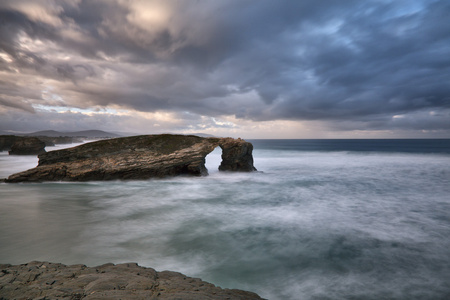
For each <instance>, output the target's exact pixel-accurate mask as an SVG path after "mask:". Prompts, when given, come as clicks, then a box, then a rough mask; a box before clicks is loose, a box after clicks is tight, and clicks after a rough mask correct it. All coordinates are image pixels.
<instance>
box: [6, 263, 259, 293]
mask: <svg viewBox="0 0 450 300" xmlns="http://www.w3.org/2000/svg"><path fill="white" fill-rule="evenodd" d="M0 298H1V299H91V300H92V299H124V300H126V299H261V298H260V297H259V296H258V295H257V294H255V293H252V292H247V291H242V290H234V289H233V290H230V289H222V288H220V287H216V286H215V285H214V284H211V283H208V282H205V281H202V280H201V279H199V278H191V277H187V276H186V275H183V274H181V273H177V272H170V271H163V272H157V271H155V270H154V269H152V268H145V267H141V266H139V265H137V264H136V263H124V264H118V265H114V264H111V263H109V264H105V265H101V266H97V267H86V266H85V265H72V266H67V265H63V264H59V263H50V262H39V261H34V262H30V263H27V264H22V265H0Z"/></svg>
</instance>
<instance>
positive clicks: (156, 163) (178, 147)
mask: <svg viewBox="0 0 450 300" xmlns="http://www.w3.org/2000/svg"><path fill="white" fill-rule="evenodd" d="M218 146H220V147H221V148H222V149H223V154H222V159H223V162H222V165H221V170H227V171H228V170H229V171H242V172H249V171H255V170H256V169H255V168H254V167H253V157H252V149H253V147H252V145H251V144H250V143H248V142H246V141H244V140H242V139H237V140H235V139H232V138H202V137H198V136H192V135H191V136H185V135H170V134H163V135H143V136H133V137H124V138H116V139H109V140H102V141H97V142H92V143H87V144H83V145H80V146H78V147H73V148H69V149H62V150H58V151H50V152H47V153H44V154H41V155H39V164H38V166H37V167H36V168H33V169H30V170H27V171H24V172H21V173H17V174H13V175H11V176H9V178H8V179H7V180H6V182H37V181H88V180H114V179H125V180H126V179H148V178H158V177H166V176H176V175H193V176H203V175H207V174H208V170H207V169H206V167H205V157H206V155H208V154H209V153H210V152H212V151H213V150H214V149H215V148H216V147H218Z"/></svg>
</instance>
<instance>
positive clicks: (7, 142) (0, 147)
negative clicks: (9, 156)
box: [0, 135, 22, 151]
mask: <svg viewBox="0 0 450 300" xmlns="http://www.w3.org/2000/svg"><path fill="white" fill-rule="evenodd" d="M20 139H22V137H21V136H16V135H0V151H9V150H11V147H12V145H13V144H14V143H15V142H17V141H18V140H20Z"/></svg>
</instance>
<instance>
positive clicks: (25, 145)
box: [9, 137, 45, 155]
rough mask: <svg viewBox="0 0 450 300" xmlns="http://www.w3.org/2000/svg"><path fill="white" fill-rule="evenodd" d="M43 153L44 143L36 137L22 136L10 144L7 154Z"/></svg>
mask: <svg viewBox="0 0 450 300" xmlns="http://www.w3.org/2000/svg"><path fill="white" fill-rule="evenodd" d="M42 153H45V143H44V142H43V141H41V140H40V139H38V138H36V137H22V138H20V139H18V140H17V141H16V142H14V144H13V145H12V146H11V150H10V151H9V155H38V154H42Z"/></svg>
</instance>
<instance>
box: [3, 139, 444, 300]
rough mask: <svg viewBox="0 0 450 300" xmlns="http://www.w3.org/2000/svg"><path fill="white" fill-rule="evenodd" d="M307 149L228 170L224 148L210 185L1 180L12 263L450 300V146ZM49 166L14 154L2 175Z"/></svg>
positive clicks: (290, 291)
mask: <svg viewBox="0 0 450 300" xmlns="http://www.w3.org/2000/svg"><path fill="white" fill-rule="evenodd" d="M444 141H448V140H444ZM306 142H307V141H301V140H297V141H292V140H290V141H278V142H277V141H266V143H265V142H264V141H261V140H258V141H253V143H254V145H255V150H254V160H255V167H256V168H257V169H258V170H259V171H262V172H257V173H248V174H247V173H238V174H229V173H219V172H218V171H216V169H217V167H218V165H219V164H220V151H219V149H216V151H215V152H213V153H212V154H210V155H209V156H208V157H207V167H208V169H209V170H210V176H208V177H203V178H186V177H176V178H169V179H163V180H148V181H127V182H122V181H113V182H89V183H42V184H0V263H13V264H18V263H25V262H28V261H31V260H49V261H53V262H62V263H66V264H74V263H84V264H87V265H90V266H94V265H99V264H103V263H106V262H113V263H121V262H130V261H133V262H137V263H139V264H140V265H143V266H149V267H153V268H156V269H157V270H160V271H161V270H176V271H179V272H182V273H185V274H187V275H189V276H193V277H200V278H202V279H203V280H206V281H210V282H212V283H214V284H216V285H219V286H221V287H227V288H240V289H246V290H251V291H254V292H257V293H258V294H259V295H261V296H262V297H265V298H268V299H448V298H449V296H450V286H449V285H448V278H450V255H449V250H448V249H450V239H449V237H450V213H449V212H450V197H449V195H450V155H449V154H448V152H446V151H442V148H444V149H447V148H446V146H445V143H444V145H443V146H442V143H439V145H438V146H435V148H439V149H441V150H440V151H423V150H420V151H419V150H411V149H417V147H419V148H423V147H422V146H423V144H422V142H419V141H416V144H414V143H413V145H409V146H408V147H407V148H408V149H409V150H408V151H407V150H405V149H401V148H399V147H397V148H395V147H394V148H393V149H391V150H390V151H383V150H380V149H379V148H378V149H377V147H376V145H375V146H372V147H369V149H367V150H355V147H356V146H355V145H353V146H352V147H349V146H346V147H342V145H336V144H334V146H333V145H332V147H334V148H333V149H329V148H327V149H323V147H324V146H323V145H321V146H320V147H322V148H321V149H316V148H311V146H307V148H308V147H309V149H305V147H306V146H305V143H306ZM399 142H402V141H399ZM323 143H325V142H323ZM328 143H331V144H332V141H329V142H328ZM338 143H342V141H340V142H338ZM378 143H381V142H378ZM286 145H288V146H286ZM309 145H311V144H309ZM421 145H422V146H421ZM378 147H383V146H382V145H381V144H378ZM356 148H358V147H356ZM359 148H367V145H360V146H359ZM391 148H392V147H391ZM428 148H429V147H428ZM36 163H37V159H35V158H29V157H28V158H27V157H11V156H7V155H6V154H5V153H0V177H5V176H7V175H9V174H10V173H13V172H16V171H20V170H22V169H26V168H29V167H33V166H34V165H36Z"/></svg>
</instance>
